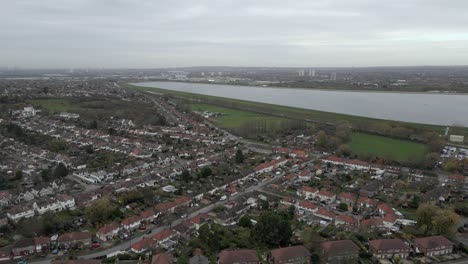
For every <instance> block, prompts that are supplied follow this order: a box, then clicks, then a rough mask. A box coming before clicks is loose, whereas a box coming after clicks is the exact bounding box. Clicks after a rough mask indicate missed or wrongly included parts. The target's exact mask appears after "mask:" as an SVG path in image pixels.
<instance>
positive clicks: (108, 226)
mask: <svg viewBox="0 0 468 264" xmlns="http://www.w3.org/2000/svg"><path fill="white" fill-rule="evenodd" d="M119 228H120V224H119V223H116V222H113V223H110V224H106V225H104V226H103V227H101V228H99V230H98V233H100V234H107V233H110V232H112V231H114V230H116V229H119Z"/></svg>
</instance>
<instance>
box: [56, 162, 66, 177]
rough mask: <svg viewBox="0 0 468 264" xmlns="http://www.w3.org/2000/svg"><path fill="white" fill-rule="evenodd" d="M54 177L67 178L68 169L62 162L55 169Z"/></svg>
mask: <svg viewBox="0 0 468 264" xmlns="http://www.w3.org/2000/svg"><path fill="white" fill-rule="evenodd" d="M53 175H54V178H63V177H65V176H67V175H68V169H67V167H66V166H65V164H63V163H62V162H60V163H59V164H57V166H55V168H54V172H53Z"/></svg>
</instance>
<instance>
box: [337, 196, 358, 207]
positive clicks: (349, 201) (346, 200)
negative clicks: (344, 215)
mask: <svg viewBox="0 0 468 264" xmlns="http://www.w3.org/2000/svg"><path fill="white" fill-rule="evenodd" d="M338 201H340V202H341V203H345V204H346V205H348V208H349V209H351V208H353V206H354V204H355V203H356V195H354V194H352V193H348V192H343V193H340V194H339V195H338Z"/></svg>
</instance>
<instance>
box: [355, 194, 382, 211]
mask: <svg viewBox="0 0 468 264" xmlns="http://www.w3.org/2000/svg"><path fill="white" fill-rule="evenodd" d="M375 206H377V201H376V200H374V199H371V198H368V197H364V196H361V197H359V199H358V208H359V209H361V208H372V207H375Z"/></svg>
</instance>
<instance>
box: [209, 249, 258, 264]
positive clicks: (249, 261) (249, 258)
mask: <svg viewBox="0 0 468 264" xmlns="http://www.w3.org/2000/svg"><path fill="white" fill-rule="evenodd" d="M259 263H260V261H259V259H258V256H257V251H255V250H251V249H238V250H223V251H221V252H220V253H219V254H218V264H259Z"/></svg>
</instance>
